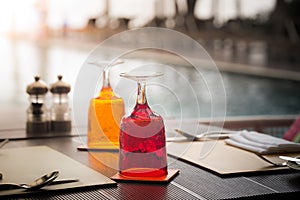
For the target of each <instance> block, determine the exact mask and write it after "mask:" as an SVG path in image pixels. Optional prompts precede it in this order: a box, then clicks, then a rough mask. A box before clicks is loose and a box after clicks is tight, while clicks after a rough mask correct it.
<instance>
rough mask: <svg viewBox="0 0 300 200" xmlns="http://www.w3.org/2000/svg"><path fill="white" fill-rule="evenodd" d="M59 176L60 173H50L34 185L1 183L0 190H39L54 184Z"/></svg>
mask: <svg viewBox="0 0 300 200" xmlns="http://www.w3.org/2000/svg"><path fill="white" fill-rule="evenodd" d="M58 175H59V172H58V171H53V172H50V173H48V174H46V175H43V176H42V177H40V178H38V179H36V180H35V181H33V182H32V183H28V184H27V183H21V184H17V183H0V190H7V189H11V188H23V189H26V190H37V189H40V188H42V187H44V186H46V185H48V184H49V183H51V182H53V181H54V180H55V179H56V178H57V177H58Z"/></svg>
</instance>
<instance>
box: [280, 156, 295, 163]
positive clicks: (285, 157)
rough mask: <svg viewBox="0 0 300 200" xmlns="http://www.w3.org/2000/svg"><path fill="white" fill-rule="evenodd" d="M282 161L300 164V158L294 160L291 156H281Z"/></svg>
mask: <svg viewBox="0 0 300 200" xmlns="http://www.w3.org/2000/svg"><path fill="white" fill-rule="evenodd" d="M279 158H280V159H282V160H286V161H292V162H297V164H298V163H299V164H300V159H299V158H294V157H290V156H279Z"/></svg>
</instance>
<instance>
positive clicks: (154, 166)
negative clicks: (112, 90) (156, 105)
mask: <svg viewBox="0 0 300 200" xmlns="http://www.w3.org/2000/svg"><path fill="white" fill-rule="evenodd" d="M120 76H121V77H125V78H129V79H132V80H135V81H137V86H138V90H137V102H136V105H135V107H134V109H133V111H132V113H131V114H130V115H129V116H125V117H123V118H122V120H121V130H120V153H119V172H120V174H121V175H123V176H134V177H160V176H166V175H167V174H168V169H167V165H168V163H167V153H166V137H165V127H164V122H163V118H162V117H161V116H160V115H158V114H156V113H154V112H153V111H152V110H151V109H150V107H149V105H148V103H147V99H146V80H149V79H150V78H155V77H159V76H162V74H161V73H158V72H155V73H150V74H147V75H139V74H127V73H121V74H120Z"/></svg>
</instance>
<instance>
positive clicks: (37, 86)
mask: <svg viewBox="0 0 300 200" xmlns="http://www.w3.org/2000/svg"><path fill="white" fill-rule="evenodd" d="M34 80H35V82H33V83H31V84H29V85H28V86H27V88H26V92H27V93H28V94H30V95H32V94H35V95H39V94H46V93H47V92H48V87H47V85H46V84H45V82H44V81H42V80H40V77H39V76H35V77H34Z"/></svg>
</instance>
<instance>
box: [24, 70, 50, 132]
mask: <svg viewBox="0 0 300 200" xmlns="http://www.w3.org/2000/svg"><path fill="white" fill-rule="evenodd" d="M34 79H35V81H34V82H33V83H31V84H29V85H28V86H27V89H26V92H27V93H28V94H29V101H30V106H29V108H28V109H27V122H26V133H45V132H47V131H48V116H47V109H46V106H45V95H46V93H47V92H48V87H47V85H46V84H45V83H44V82H43V81H42V80H40V77H39V76H35V77H34Z"/></svg>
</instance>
